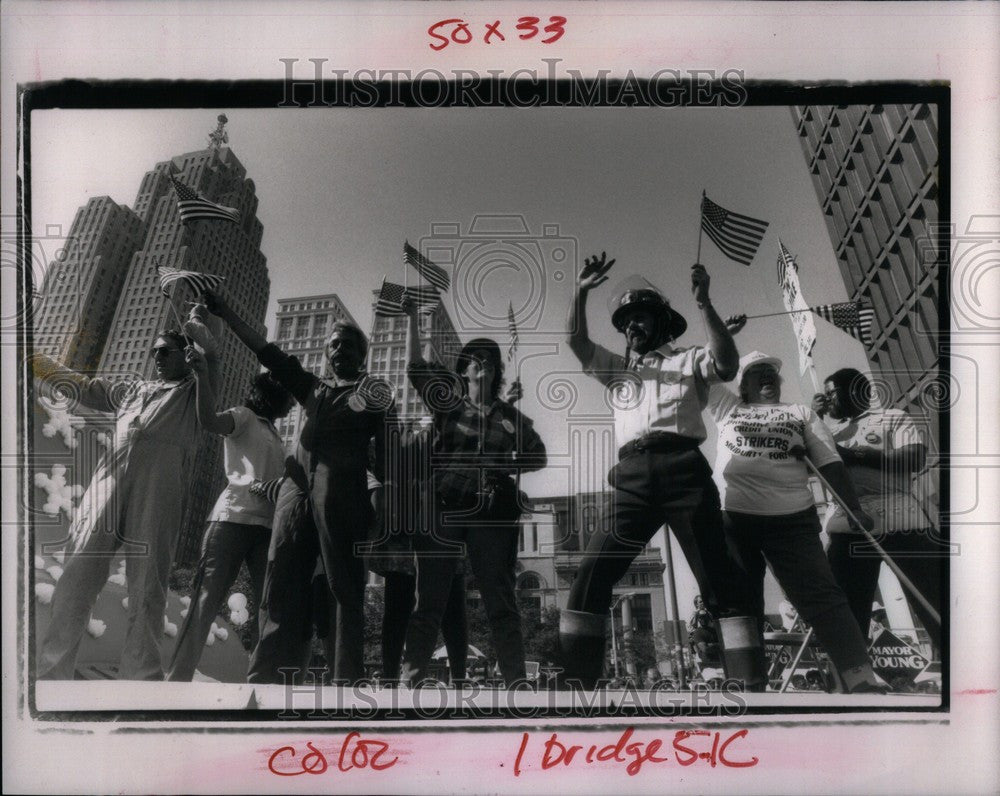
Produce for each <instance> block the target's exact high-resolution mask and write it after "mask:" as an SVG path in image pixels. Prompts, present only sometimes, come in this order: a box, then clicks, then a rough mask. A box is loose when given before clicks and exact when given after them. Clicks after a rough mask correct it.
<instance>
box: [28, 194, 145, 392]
mask: <svg viewBox="0 0 1000 796" xmlns="http://www.w3.org/2000/svg"><path fill="white" fill-rule="evenodd" d="M145 234H146V229H145V226H144V224H143V221H142V219H141V218H139V216H138V215H137V214H136V213H135V212H134V211H133V210H131V209H130V208H128V207H124V206H122V205H119V204H117V203H116V202H114V201H112V199H111V198H110V197H107V196H96V197H94V198H92V199H90V200H89V201H88V202H87V204H86V205H84V206H83V207H81V208H80V209H79V210H77V212H76V218H74V219H73V225H72V226H71V227H70V231H69V235H68V237H67V238H66V245H65V246H64V248H63V249H62V251H60V252H59V253H58V254H57V256H56V259H55V261H54V262H52V263H50V264H49V267H48V269H47V271H46V273H45V279H44V281H43V283H42V285H41V291H40V293H41V302H40V304H39V307H38V312H37V313H36V315H35V321H34V339H33V343H34V348H35V350H36V351H38V352H40V353H44V354H48V355H49V356H52V357H54V358H55V359H57V360H59V361H60V362H62V363H63V364H65V365H66V366H67V367H70V368H72V369H73V370H79V371H84V372H89V371H93V370H95V369H96V368H97V365H98V363H99V362H100V360H101V355H102V354H103V353H104V344H105V341H106V340H107V338H108V331H109V330H110V328H111V320H112V318H113V316H114V313H115V310H116V309H117V307H118V299H119V297H120V296H121V292H122V287H123V285H124V284H125V278H126V276H127V275H128V269H129V264H130V263H131V261H132V256H133V255H134V254H135V252H136V251H137V250H138V249H139V247H140V246H141V245H142V241H143V238H144V237H145Z"/></svg>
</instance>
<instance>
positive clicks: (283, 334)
mask: <svg viewBox="0 0 1000 796" xmlns="http://www.w3.org/2000/svg"><path fill="white" fill-rule="evenodd" d="M291 336H292V319H291V318H282V319H281V322H280V323H279V324H278V339H279V340H287V339H288V338H290V337H291Z"/></svg>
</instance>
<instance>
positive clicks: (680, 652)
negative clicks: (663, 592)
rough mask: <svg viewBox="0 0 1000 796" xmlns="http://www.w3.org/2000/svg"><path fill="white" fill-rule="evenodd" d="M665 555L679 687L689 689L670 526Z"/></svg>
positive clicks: (664, 528)
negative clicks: (682, 643)
mask: <svg viewBox="0 0 1000 796" xmlns="http://www.w3.org/2000/svg"><path fill="white" fill-rule="evenodd" d="M663 540H664V544H663V553H664V558H666V561H665V562H664V563H665V564H666V567H665V569H664V572H665V573H666V575H667V593H668V594H669V595H670V611H671V613H672V614H673V621H674V629H673V632H671V634H670V637H671V641H672V646H673V648H674V649H675V650H676V651H677V678H678V683H677V687H678V688H681V689H684V688H687V670H686V669H685V668H684V648H683V646H682V645H681V616H680V611H679V609H678V607H677V584H676V582H675V581H674V554H673V551H672V550H671V549H670V544H671V540H670V526H669V525H665V526H663ZM671 657H673V656H671Z"/></svg>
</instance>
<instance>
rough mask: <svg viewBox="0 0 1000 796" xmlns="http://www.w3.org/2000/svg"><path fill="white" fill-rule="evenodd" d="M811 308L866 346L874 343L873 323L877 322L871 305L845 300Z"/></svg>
mask: <svg viewBox="0 0 1000 796" xmlns="http://www.w3.org/2000/svg"><path fill="white" fill-rule="evenodd" d="M810 309H811V310H812V311H813V312H815V313H816V314H817V315H819V317H820V318H822V319H823V320H825V321H829V322H830V323H832V324H833V325H834V326H836V327H837V328H838V329H841V330H843V331H845V332H847V333H848V334H849V335H851V337H854V338H857V339H858V340H860V341H861V342H862V343H864V344H865V345H866V346H870V345H871V344H872V324H873V323H874V322H875V310H873V309H871V308H870V307H865V306H864V305H863V304H861V302H859V301H845V302H843V303H842V304H823V305H822V306H820V307H810Z"/></svg>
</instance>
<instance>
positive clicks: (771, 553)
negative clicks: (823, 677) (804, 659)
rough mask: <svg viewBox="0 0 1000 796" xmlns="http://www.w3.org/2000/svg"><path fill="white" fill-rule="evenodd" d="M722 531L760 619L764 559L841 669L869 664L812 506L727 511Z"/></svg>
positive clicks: (762, 616) (761, 612)
mask: <svg viewBox="0 0 1000 796" xmlns="http://www.w3.org/2000/svg"><path fill="white" fill-rule="evenodd" d="M725 519H726V536H727V537H728V538H729V540H730V543H731V545H732V547H733V548H734V550H735V551H736V554H737V557H738V560H739V562H740V564H741V565H742V567H743V569H744V571H745V572H746V573H747V580H748V584H749V589H750V598H751V601H752V607H753V611H754V615H755V616H757V618H758V620H759V621H760V623H761V624H762V625H763V621H764V568H765V559H766V562H767V563H768V564H770V565H771V571H772V572H773V573H774V577H775V578H777V580H778V583H779V584H780V585H781V588H782V589H783V590H784V592H785V594H786V595H787V597H788V599H789V600H790V601H791V603H792V605H794V606H795V608H796V610H798V612H799V615H800V616H801V617H802V618H803V619H804V620H805V621H806V622H808V623H809V624H810V625H812V628H813V630H814V631H815V633H816V638H817V639H818V640H819V643H820V644H822V645H823V648H824V649H825V650H826V652H827V654H828V655H829V656H830V660H831V661H833V663H834V665H835V666H836V667H837V668H838V669H839V670H841V671H844V670H846V669H851V668H854V667H855V666H861V665H863V664H866V663H868V645H867V644H866V643H865V639H864V636H862V635H861V633H860V632H859V631H858V627H857V623H856V622H855V621H854V617H853V616H852V615H851V610H850V608H849V607H848V605H847V598H846V597H845V596H844V592H843V591H842V590H841V588H840V586H838V585H837V581H836V580H835V579H834V577H833V572H832V571H831V570H830V565H829V563H828V562H827V559H826V556H825V555H824V554H823V545H822V543H821V542H820V539H819V532H820V525H819V517H818V516H817V515H816V509H814V508H809V509H807V510H806V511H800V512H797V513H795V514H783V515H776V516H766V515H762V514H743V513H740V512H735V511H727V512H726V513H725Z"/></svg>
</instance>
